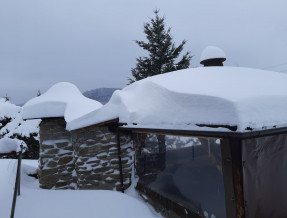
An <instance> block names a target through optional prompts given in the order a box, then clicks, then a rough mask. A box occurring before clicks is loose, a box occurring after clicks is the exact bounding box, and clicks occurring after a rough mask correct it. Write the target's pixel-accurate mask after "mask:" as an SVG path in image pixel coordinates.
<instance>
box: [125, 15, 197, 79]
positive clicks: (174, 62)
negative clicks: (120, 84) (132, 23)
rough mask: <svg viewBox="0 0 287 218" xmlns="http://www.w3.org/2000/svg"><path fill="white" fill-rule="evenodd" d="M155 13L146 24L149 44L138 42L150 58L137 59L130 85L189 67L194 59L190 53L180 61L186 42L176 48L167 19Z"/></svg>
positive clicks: (145, 31) (145, 28)
mask: <svg viewBox="0 0 287 218" xmlns="http://www.w3.org/2000/svg"><path fill="white" fill-rule="evenodd" d="M154 13H155V18H152V19H150V23H145V24H144V33H145V35H146V38H147V42H144V41H137V40H136V43H137V44H138V45H139V46H140V47H142V48H143V49H145V50H146V51H148V53H149V56H148V57H139V58H137V59H136V60H137V64H136V67H135V68H132V70H131V71H132V75H133V77H134V79H131V78H129V81H130V83H133V82H134V81H136V80H141V79H143V78H146V77H149V76H153V75H157V74H162V73H166V72H171V71H175V70H181V69H185V68H188V67H189V64H190V60H191V58H192V56H190V52H186V53H185V54H184V55H183V56H182V57H181V58H180V59H179V58H178V57H179V55H180V53H181V52H182V50H183V47H184V45H185V44H186V40H183V41H182V42H181V43H180V45H179V46H176V45H175V43H174V42H173V41H172V40H173V37H172V36H171V33H170V31H171V28H170V27H169V28H168V29H166V27H165V18H164V17H159V15H158V13H159V10H155V11H154ZM178 59H179V60H178Z"/></svg>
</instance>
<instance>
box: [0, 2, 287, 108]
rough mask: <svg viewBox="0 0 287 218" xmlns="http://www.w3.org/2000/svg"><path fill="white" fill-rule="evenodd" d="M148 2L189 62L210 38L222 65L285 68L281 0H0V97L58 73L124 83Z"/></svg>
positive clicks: (63, 77) (70, 78) (90, 81)
mask: <svg viewBox="0 0 287 218" xmlns="http://www.w3.org/2000/svg"><path fill="white" fill-rule="evenodd" d="M155 8H159V9H160V14H161V15H164V16H165V17H166V24H167V26H170V27H171V28H172V34H173V35H174V39H175V41H176V42H177V43H179V42H180V41H181V40H183V39H186V40H188V43H187V45H186V47H185V48H186V50H191V54H192V55H194V58H193V59H192V61H191V67H195V66H200V64H199V58H200V55H201V51H202V50H203V49H204V47H205V46H207V45H215V46H218V47H221V48H222V49H223V50H224V51H225V53H226V55H227V58H228V61H226V64H225V65H230V66H242V67H253V68H265V67H269V66H272V67H270V68H269V69H270V70H276V71H284V72H287V13H286V8H287V1H284V0H277V1H264V0H253V1H247V0H246V1H235V0H234V1H230V0H229V1H227V0H225V1H223V0H179V1H167V0H145V1H139V0H138V1H136V0H124V1H120V0H105V1H95V0H49V1H44V0H25V1H23V0H13V1H9V0H0V31H1V32H0V75H1V78H0V97H2V96H5V95H6V93H7V94H8V96H10V97H11V98H12V102H14V103H25V102H26V101H27V100H29V99H30V98H32V97H35V96H36V94H37V91H38V89H40V90H41V91H42V92H44V91H46V90H47V89H48V88H49V87H50V86H52V85H53V84H55V83H57V82H61V81H67V82H72V83H74V84H75V85H76V86H78V87H79V88H80V90H81V91H86V90H90V89H94V88H101V87H120V88H121V87H124V86H125V85H126V84H127V78H128V77H130V76H131V73H130V69H131V68H132V67H134V66H135V63H136V62H135V59H136V58H137V57H138V56H141V55H144V52H143V50H142V49H141V48H139V47H138V46H137V45H136V43H135V42H134V40H136V39H137V40H145V37H144V33H143V24H144V22H147V21H149V17H153V10H154V9H155ZM273 65H275V66H274V67H273ZM278 65H279V66H278Z"/></svg>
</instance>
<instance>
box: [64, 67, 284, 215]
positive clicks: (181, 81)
mask: <svg viewBox="0 0 287 218" xmlns="http://www.w3.org/2000/svg"><path fill="white" fill-rule="evenodd" d="M286 84H287V75H286V74H284V73H278V72H271V71H263V70H256V69H248V68H239V67H206V68H190V69H185V70H180V71H175V72H170V73H166V74H162V75H158V76H154V77H149V78H146V79H144V80H141V81H138V82H135V83H134V84H132V85H129V86H128V87H126V88H125V89H123V90H121V91H116V92H115V93H114V94H113V96H112V98H111V100H110V101H109V102H108V103H107V104H106V105H104V106H103V107H101V108H99V109H97V110H95V111H93V112H90V113H88V114H86V115H84V116H82V117H80V118H77V119H75V120H72V121H71V122H68V123H67V129H68V130H75V129H79V128H83V127H86V126H92V125H96V124H97V123H101V122H104V121H108V120H115V119H118V126H119V127H118V130H119V134H122V133H124V134H126V133H129V134H131V135H132V137H133V141H134V147H135V159H136V161H135V163H136V167H135V169H136V173H137V175H138V176H139V181H138V184H137V188H138V190H139V191H141V193H143V194H144V196H146V199H147V200H148V201H149V202H150V203H151V204H153V205H154V206H155V207H156V208H157V209H158V210H160V211H161V212H162V213H163V214H164V215H165V216H169V217H171V216H180V217H287V210H286V207H285V202H286V201H287V188H286V184H287V174H286V170H287V159H286V155H287V140H286V139H287V128H286V127H287V113H286V111H287V86H286Z"/></svg>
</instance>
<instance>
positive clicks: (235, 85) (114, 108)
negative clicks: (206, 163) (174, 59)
mask: <svg viewBox="0 0 287 218" xmlns="http://www.w3.org/2000/svg"><path fill="white" fill-rule="evenodd" d="M286 84H287V74H284V73H278V72H271V71H263V70H257V69H248V68H239V67H205V68H204V67H202V68H190V69H185V70H180V71H174V72H171V73H166V74H161V75H157V76H153V77H149V78H146V79H143V80H141V81H137V82H135V83H133V84H131V85H129V86H127V87H126V88H124V89H123V90H118V91H116V92H114V94H113V96H112V98H111V100H110V101H109V102H108V103H107V104H106V105H104V106H103V107H101V108H99V109H97V110H95V111H93V112H91V113H89V114H86V115H84V116H82V117H80V118H78V119H75V120H73V121H71V122H68V123H67V129H69V130H73V129H78V128H82V127H86V126H90V125H94V124H98V123H101V122H104V121H107V120H112V119H115V118H119V122H121V123H127V126H129V127H136V128H158V129H182V130H196V129H201V130H202V128H204V127H199V126H207V125H219V126H225V125H228V126H237V131H238V132H244V131H246V128H253V129H262V128H273V127H275V126H277V127H279V126H287V113H286V111H287V86H286ZM217 130H219V129H217ZM220 130H222V131H230V130H228V129H225V128H222V129H220Z"/></svg>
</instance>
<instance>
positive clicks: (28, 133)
mask: <svg viewBox="0 0 287 218" xmlns="http://www.w3.org/2000/svg"><path fill="white" fill-rule="evenodd" d="M21 111H22V108H21V107H19V106H16V105H14V104H12V103H11V102H9V101H7V100H6V99H5V98H0V139H1V138H11V139H17V140H19V142H24V143H25V144H26V145H27V147H28V149H27V151H26V152H25V153H24V154H23V158H26V159H38V157H39V123H40V121H41V120H39V119H36V120H26V121H24V120H23V119H22V115H21ZM13 157H14V158H16V156H15V155H14V156H12V157H11V156H10V157H9V158H13Z"/></svg>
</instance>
